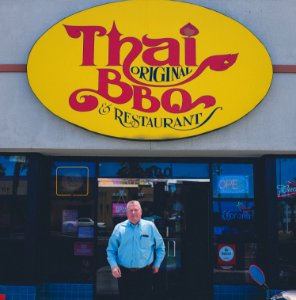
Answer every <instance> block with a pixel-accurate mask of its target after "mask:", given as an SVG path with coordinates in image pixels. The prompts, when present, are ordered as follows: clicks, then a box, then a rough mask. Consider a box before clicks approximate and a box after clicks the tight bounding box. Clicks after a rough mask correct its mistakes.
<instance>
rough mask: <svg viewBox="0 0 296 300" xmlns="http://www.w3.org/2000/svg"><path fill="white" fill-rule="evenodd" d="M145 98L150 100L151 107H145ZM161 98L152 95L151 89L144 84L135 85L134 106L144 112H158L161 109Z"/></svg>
mask: <svg viewBox="0 0 296 300" xmlns="http://www.w3.org/2000/svg"><path fill="white" fill-rule="evenodd" d="M143 99H146V100H148V101H149V107H148V108H144V105H143ZM146 102H147V101H146ZM159 107H160V102H159V100H158V99H157V98H156V97H154V96H152V95H151V90H150V89H149V88H147V87H144V86H134V106H133V108H134V109H136V110H139V111H142V112H149V113H152V112H156V111H158V110H159Z"/></svg>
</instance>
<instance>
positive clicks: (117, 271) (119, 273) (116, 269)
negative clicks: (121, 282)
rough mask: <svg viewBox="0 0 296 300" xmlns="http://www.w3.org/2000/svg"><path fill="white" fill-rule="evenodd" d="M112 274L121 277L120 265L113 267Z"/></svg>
mask: <svg viewBox="0 0 296 300" xmlns="http://www.w3.org/2000/svg"><path fill="white" fill-rule="evenodd" d="M112 275H113V277H114V278H120V277H121V270H120V268H119V267H118V266H116V267H114V268H112Z"/></svg>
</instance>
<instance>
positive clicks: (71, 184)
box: [56, 166, 89, 196]
mask: <svg viewBox="0 0 296 300" xmlns="http://www.w3.org/2000/svg"><path fill="white" fill-rule="evenodd" d="M88 194H89V169H88V167H80V166H79V167H78V166H76V167H69V166H63V167H57V168H56V195H57V196H87V195H88Z"/></svg>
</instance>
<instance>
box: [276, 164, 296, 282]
mask: <svg viewBox="0 0 296 300" xmlns="http://www.w3.org/2000/svg"><path fill="white" fill-rule="evenodd" d="M276 184H277V212H278V222H277V224H278V225H277V229H278V240H279V248H278V249H279V255H278V264H279V274H278V275H279V279H280V281H281V283H282V284H283V285H287V286H290V287H291V286H295V285H296V256H295V253H296V159H295V158H282V159H277V160H276Z"/></svg>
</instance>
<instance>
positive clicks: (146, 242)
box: [140, 235, 151, 252]
mask: <svg viewBox="0 0 296 300" xmlns="http://www.w3.org/2000/svg"><path fill="white" fill-rule="evenodd" d="M140 247H141V249H142V250H147V251H148V252H149V251H150V247H151V239H150V237H149V236H148V235H147V236H146V235H145V236H143V235H142V236H141V239H140Z"/></svg>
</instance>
